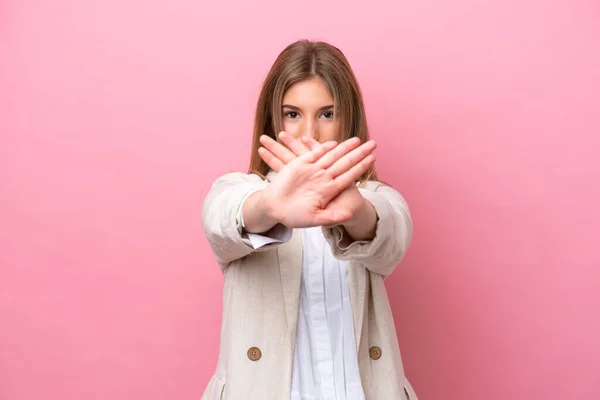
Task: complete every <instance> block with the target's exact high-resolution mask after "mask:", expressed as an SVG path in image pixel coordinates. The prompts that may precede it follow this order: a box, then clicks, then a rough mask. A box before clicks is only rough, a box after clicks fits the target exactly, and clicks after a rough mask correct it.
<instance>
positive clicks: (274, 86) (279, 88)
mask: <svg viewBox="0 0 600 400" xmlns="http://www.w3.org/2000/svg"><path fill="white" fill-rule="evenodd" d="M315 76H316V77H319V78H321V80H322V81H323V83H324V84H325V86H326V87H327V89H329V91H330V92H331V95H332V96H333V100H334V115H336V118H340V125H339V127H340V131H339V137H338V142H342V141H344V140H346V139H349V138H351V137H354V136H357V137H358V138H359V139H360V141H361V143H365V142H367V141H368V140H369V130H368V128H367V119H366V115H365V107H364V104H363V99H362V94H361V92H360V88H359V86H358V82H357V81H356V77H355V76H354V73H353V72H352V69H351V68H350V64H349V63H348V60H347V59H346V57H345V56H344V54H343V53H342V52H341V51H340V50H339V49H338V48H337V47H335V46H332V45H330V44H328V43H325V42H313V41H310V40H300V41H297V42H295V43H292V44H290V45H289V46H287V47H286V48H285V49H284V50H283V51H282V52H281V54H279V56H278V57H277V59H276V60H275V63H274V64H273V66H272V67H271V70H270V71H269V74H268V75H267V77H266V79H265V82H264V84H263V86H262V89H261V92H260V96H259V98H258V103H257V105H256V116H255V119H254V136H253V138H252V153H251V156H250V168H249V173H254V174H257V175H259V176H261V177H262V178H264V177H265V176H266V175H267V173H268V172H269V170H270V168H269V166H268V165H267V164H266V163H265V162H264V161H263V160H262V158H260V156H259V155H258V148H259V147H260V146H261V144H260V142H259V138H260V136H261V135H263V134H264V135H268V136H270V137H272V138H273V139H275V140H277V136H276V135H277V133H279V132H280V131H281V130H282V126H283V125H282V122H281V105H282V101H283V95H284V93H285V92H286V90H287V89H289V88H290V86H292V85H293V84H295V83H297V82H300V81H303V80H305V79H309V78H311V77H315ZM368 180H378V179H377V173H376V171H375V165H373V166H371V167H370V168H369V169H368V170H367V171H366V172H365V173H364V174H363V175H362V176H361V177H360V183H361V186H362V185H364V184H365V183H366V182H367V181H368Z"/></svg>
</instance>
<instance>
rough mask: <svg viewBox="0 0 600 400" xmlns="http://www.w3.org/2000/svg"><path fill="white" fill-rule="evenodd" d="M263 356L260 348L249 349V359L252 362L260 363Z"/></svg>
mask: <svg viewBox="0 0 600 400" xmlns="http://www.w3.org/2000/svg"><path fill="white" fill-rule="evenodd" d="M261 355H262V354H261V352H260V349H259V348H258V347H250V348H249V349H248V358H249V359H250V360H252V361H258V359H259V358H260V356H261Z"/></svg>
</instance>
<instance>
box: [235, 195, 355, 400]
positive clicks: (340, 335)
mask: <svg viewBox="0 0 600 400" xmlns="http://www.w3.org/2000/svg"><path fill="white" fill-rule="evenodd" d="M250 194H251V193H248V194H247V195H246V198H248V196H250ZM244 201H245V199H244ZM242 208H243V202H242V207H240V212H239V214H238V218H239V220H240V222H241V223H242V226H245V225H244V220H243V217H242V211H241V210H242ZM245 235H247V237H248V239H249V240H250V242H251V243H252V245H253V247H254V248H259V247H261V246H264V245H265V244H267V243H274V242H286V241H288V240H289V239H290V238H291V235H292V229H287V230H286V231H285V232H282V233H278V234H276V235H274V237H267V236H264V235H257V234H253V233H245ZM275 236H277V237H275ZM292 371H293V372H292V388H291V399H290V400H364V398H365V395H364V391H363V388H362V384H361V380H360V372H359V369H358V360H357V354H356V339H355V337H354V322H353V316H352V306H351V303H350V294H349V285H348V262H346V261H340V260H338V259H336V258H334V257H333V254H332V253H331V248H330V247H329V244H328V243H327V241H326V240H325V238H324V237H323V234H322V232H321V227H313V228H305V229H302V282H301V287H300V302H299V307H298V327H297V331H296V346H295V350H294V360H293V369H292Z"/></svg>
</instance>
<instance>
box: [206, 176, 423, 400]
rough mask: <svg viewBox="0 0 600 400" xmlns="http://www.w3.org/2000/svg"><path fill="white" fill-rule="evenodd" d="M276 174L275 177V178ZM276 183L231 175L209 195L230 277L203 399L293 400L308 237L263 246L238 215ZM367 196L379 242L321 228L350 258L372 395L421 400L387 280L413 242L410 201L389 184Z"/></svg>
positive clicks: (367, 190)
mask: <svg viewBox="0 0 600 400" xmlns="http://www.w3.org/2000/svg"><path fill="white" fill-rule="evenodd" d="M274 175H275V173H274V172H271V173H269V175H267V179H268V180H271V179H272V178H273V176H274ZM267 185H268V182H266V181H264V180H262V179H261V178H260V177H259V176H258V175H254V174H244V173H230V174H227V175H225V176H222V177H221V178H219V179H217V180H216V181H215V183H214V184H213V186H212V188H211V190H210V192H209V193H208V195H207V197H206V198H205V200H204V204H203V207H202V226H203V229H204V232H205V234H206V237H207V239H208V241H209V243H210V246H211V248H212V250H213V252H214V255H215V258H216V260H217V262H218V264H219V266H220V268H221V270H222V272H223V274H224V288H223V316H222V324H221V343H220V352H219V358H218V362H217V367H216V370H215V373H214V375H213V376H212V378H211V380H210V382H209V383H208V386H207V387H206V389H205V391H204V394H203V396H202V399H203V400H288V399H289V398H290V389H291V379H292V361H293V355H294V342H295V338H296V323H297V315H298V303H299V298H300V282H301V269H302V236H301V232H300V231H299V230H297V229H295V230H294V233H293V235H292V239H290V241H289V242H287V243H283V244H281V243H272V244H268V245H266V246H264V247H261V248H259V249H258V250H255V249H254V248H253V247H252V246H251V244H250V241H249V240H248V239H247V238H245V237H243V236H242V227H241V223H240V221H239V220H237V216H238V212H239V209H240V205H241V203H242V200H243V198H244V197H245V196H246V194H248V193H249V192H250V191H252V190H255V189H263V188H265V187H266V186H267ZM359 190H360V192H361V194H362V195H363V196H364V197H365V198H366V199H367V200H369V201H370V202H371V203H372V204H373V206H374V207H375V209H376V211H377V215H378V217H379V220H378V222H377V229H376V234H375V238H374V239H373V240H371V241H357V242H354V243H352V244H350V246H349V247H347V248H346V249H344V250H342V249H341V248H340V247H339V246H338V243H340V241H341V240H342V238H343V235H344V231H343V230H342V229H341V228H340V227H333V228H325V227H323V228H322V229H323V234H324V236H325V239H326V240H327V242H328V243H329V245H330V246H331V248H332V251H333V254H334V256H335V257H336V258H338V259H341V260H349V261H350V265H349V268H348V271H349V272H348V274H349V284H350V298H351V302H352V311H353V316H354V331H355V337H356V343H357V353H358V364H359V369H360V375H361V380H362V384H363V389H364V391H365V397H366V400H396V399H403V400H416V399H417V395H416V394H415V392H414V390H413V388H412V387H411V384H410V383H409V381H408V379H407V378H406V376H405V374H404V368H403V365H402V359H401V356H400V349H399V347H398V341H397V338H396V330H395V328H394V320H393V318H392V312H391V309H390V304H389V301H388V297H387V293H386V290H385V286H384V284H383V280H384V278H385V277H387V276H388V275H390V274H391V273H392V271H393V270H394V268H395V267H396V265H397V264H398V263H399V262H400V260H401V259H402V257H403V255H404V253H405V251H406V249H407V247H408V245H409V243H410V240H411V238H412V221H411V218H410V213H409V210H408V206H407V204H406V201H405V200H404V199H403V198H402V196H401V195H400V194H399V193H398V192H397V191H396V190H394V189H392V188H391V187H389V186H386V185H383V184H381V183H380V182H375V181H369V182H368V183H367V185H366V186H365V187H364V188H359Z"/></svg>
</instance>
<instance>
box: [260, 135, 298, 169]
mask: <svg viewBox="0 0 600 400" xmlns="http://www.w3.org/2000/svg"><path fill="white" fill-rule="evenodd" d="M259 141H260V144H262V145H263V146H264V148H265V149H267V150H268V151H269V152H271V154H272V155H273V156H275V157H277V158H278V159H279V160H280V161H281V162H283V163H284V164H288V163H289V162H290V161H292V160H293V159H294V158H296V155H295V154H294V153H292V152H291V151H290V150H289V149H288V148H287V147H285V146H284V145H282V144H281V143H278V142H277V141H275V140H273V138H271V137H269V136H267V135H262V136H261V137H260V139H259ZM265 162H266V161H265Z"/></svg>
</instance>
